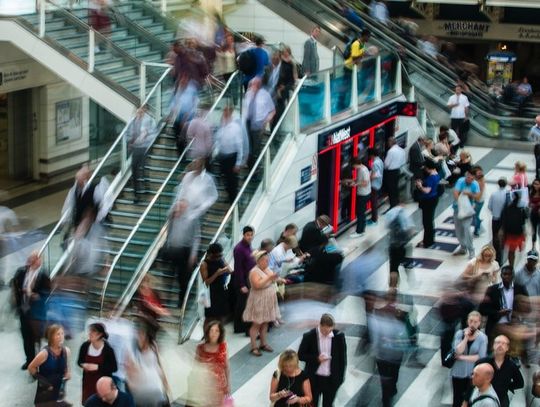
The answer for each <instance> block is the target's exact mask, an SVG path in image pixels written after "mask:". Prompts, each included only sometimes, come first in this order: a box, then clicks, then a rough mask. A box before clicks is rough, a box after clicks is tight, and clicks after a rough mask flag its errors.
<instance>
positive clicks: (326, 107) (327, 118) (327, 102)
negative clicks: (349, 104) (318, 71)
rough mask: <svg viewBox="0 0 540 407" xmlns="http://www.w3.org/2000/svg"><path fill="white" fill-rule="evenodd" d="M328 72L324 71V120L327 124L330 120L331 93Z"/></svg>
mask: <svg viewBox="0 0 540 407" xmlns="http://www.w3.org/2000/svg"><path fill="white" fill-rule="evenodd" d="M331 88H332V87H331V83H330V72H329V71H326V72H325V73H324V121H325V122H326V123H327V124H330V123H331V122H332V94H331V91H332V89H331Z"/></svg>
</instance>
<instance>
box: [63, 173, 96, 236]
mask: <svg viewBox="0 0 540 407" xmlns="http://www.w3.org/2000/svg"><path fill="white" fill-rule="evenodd" d="M90 176H91V171H90V168H89V167H88V165H87V164H84V165H83V166H82V167H81V169H80V170H79V171H77V174H75V185H73V187H71V189H70V190H69V192H68V194H67V197H66V200H65V201H64V206H63V207H62V216H64V214H66V213H67V215H66V216H67V219H69V220H70V225H69V230H68V232H67V234H66V238H67V237H68V236H69V234H70V233H71V230H72V229H77V227H78V226H79V224H80V223H81V221H82V220H83V217H84V215H85V213H86V212H87V211H93V210H95V206H96V205H95V200H94V189H95V185H93V184H91V183H89V180H90Z"/></svg>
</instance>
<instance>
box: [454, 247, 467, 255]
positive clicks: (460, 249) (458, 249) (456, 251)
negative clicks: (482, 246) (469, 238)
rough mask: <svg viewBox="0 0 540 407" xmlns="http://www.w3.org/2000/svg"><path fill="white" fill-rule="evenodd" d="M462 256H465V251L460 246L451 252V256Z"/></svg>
mask: <svg viewBox="0 0 540 407" xmlns="http://www.w3.org/2000/svg"><path fill="white" fill-rule="evenodd" d="M464 254H467V250H465V249H464V248H463V247H461V246H458V247H457V249H456V250H454V251H453V252H452V256H462V255H464Z"/></svg>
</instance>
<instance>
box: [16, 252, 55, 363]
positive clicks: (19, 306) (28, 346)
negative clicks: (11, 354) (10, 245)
mask: <svg viewBox="0 0 540 407" xmlns="http://www.w3.org/2000/svg"><path fill="white" fill-rule="evenodd" d="M11 287H12V290H13V297H14V299H15V308H16V311H17V313H18V314H19V318H20V321H21V335H22V338H23V346H24V353H25V355H26V362H25V363H24V364H23V365H22V366H21V369H22V370H26V368H27V367H28V364H29V363H30V362H31V361H32V360H33V359H34V357H35V356H36V343H37V344H39V341H40V339H41V337H42V336H43V324H44V322H45V319H46V315H47V310H46V300H47V296H48V294H49V292H50V289H51V282H50V280H49V277H48V276H47V274H46V273H44V272H43V270H42V267H41V257H40V256H39V254H38V253H37V252H33V253H32V254H31V255H30V256H29V257H28V260H27V261H26V266H24V267H21V268H19V269H18V270H17V271H16V272H15V276H14V277H13V280H12V282H11Z"/></svg>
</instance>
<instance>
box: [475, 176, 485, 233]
mask: <svg viewBox="0 0 540 407" xmlns="http://www.w3.org/2000/svg"><path fill="white" fill-rule="evenodd" d="M472 172H473V174H474V179H475V180H476V182H478V186H479V187H480V195H479V196H478V198H476V199H475V201H474V219H473V226H474V232H473V236H474V237H480V233H481V232H482V230H483V229H484V228H483V227H482V219H480V212H482V208H483V207H484V201H485V199H486V198H485V197H486V180H485V178H484V170H482V167H480V166H478V165H477V166H474V167H473V169H472Z"/></svg>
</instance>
